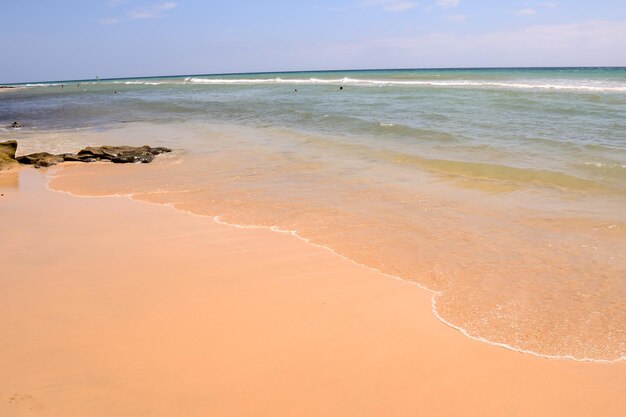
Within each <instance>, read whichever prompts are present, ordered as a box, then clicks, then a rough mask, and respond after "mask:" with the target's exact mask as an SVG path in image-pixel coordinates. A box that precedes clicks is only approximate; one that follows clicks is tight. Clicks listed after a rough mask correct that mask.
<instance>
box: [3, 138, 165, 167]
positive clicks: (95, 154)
mask: <svg viewBox="0 0 626 417" xmlns="http://www.w3.org/2000/svg"><path fill="white" fill-rule="evenodd" d="M3 146H4V147H7V149H8V150H7V151H6V152H5V154H6V159H7V160H11V159H13V161H15V158H14V157H15V150H16V149H17V142H16V141H9V142H4V143H0V158H2V155H4V154H3V153H2V150H3V149H4V148H3ZM171 151H172V150H171V149H168V148H163V147H157V148H151V147H150V146H90V147H88V148H85V149H82V150H81V151H80V152H78V153H77V154H73V153H64V154H61V155H53V154H51V153H48V152H38V153H34V154H30V155H24V156H19V157H17V162H19V163H22V164H25V165H34V166H35V168H42V167H49V166H52V165H56V164H59V163H61V162H66V161H68V162H69V161H72V162H96V161H111V162H113V163H116V164H128V163H144V164H147V163H149V162H152V161H153V160H154V157H155V156H156V155H160V154H162V153H166V152H171ZM2 161H3V159H0V163H1V162H2ZM1 168H2V165H0V169H1Z"/></svg>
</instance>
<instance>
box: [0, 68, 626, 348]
mask: <svg viewBox="0 0 626 417" xmlns="http://www.w3.org/2000/svg"><path fill="white" fill-rule="evenodd" d="M77 84H78V83H64V87H63V88H61V87H60V86H59V85H34V86H29V87H26V88H23V89H20V90H19V91H9V92H7V93H3V94H2V96H0V124H4V123H8V122H10V121H12V120H14V119H15V120H20V121H22V122H23V123H24V124H25V127H24V128H23V129H19V130H4V131H2V132H1V133H0V135H1V136H0V138H2V139H4V138H8V137H9V136H10V137H15V138H17V139H19V140H20V146H21V150H22V151H23V152H26V151H29V150H39V149H46V150H48V149H52V150H54V151H59V152H60V151H70V150H76V148H78V147H80V146H82V145H84V144H100V143H128V144H140V143H148V144H151V145H166V146H172V147H174V148H176V149H179V151H177V152H176V153H175V154H173V155H170V156H167V157H165V158H160V159H159V160H158V161H157V162H156V163H153V164H150V165H147V166H146V165H140V166H135V165H133V166H116V167H115V169H108V170H104V171H103V170H101V169H98V167H91V168H85V167H84V166H82V167H70V168H67V169H63V170H62V171H60V176H59V177H58V178H57V179H56V180H55V181H54V183H53V186H55V187H56V186H58V187H61V188H64V187H65V188H69V189H71V190H72V191H74V192H76V193H82V194H88V195H94V194H95V195H98V194H132V195H133V196H134V198H139V199H142V200H148V201H153V202H158V203H167V204H173V205H175V206H176V207H178V208H180V209H183V210H188V211H191V212H194V213H197V214H204V215H209V216H219V218H220V219H221V220H222V221H225V222H228V223H232V224H240V225H261V226H274V227H276V228H277V229H280V230H290V231H295V232H297V234H298V235H299V236H301V237H303V238H306V239H308V240H310V241H312V242H314V243H317V244H320V245H324V246H327V247H329V248H332V249H333V250H334V251H336V252H337V253H339V254H342V255H344V256H347V257H349V258H350V259H353V260H354V261H356V262H359V263H362V264H365V265H368V266H371V267H374V268H377V269H379V270H381V271H383V272H385V273H388V274H390V275H395V276H399V277H401V278H403V279H407V280H411V281H414V282H417V283H419V284H421V285H423V286H425V287H427V288H429V289H432V290H433V291H436V292H437V295H436V297H435V301H436V305H435V313H436V314H438V315H439V316H440V318H441V319H442V320H444V321H446V322H447V323H449V324H451V325H453V326H455V327H458V328H459V329H461V330H463V331H465V332H467V333H468V334H469V335H471V336H473V337H475V338H479V339H482V340H485V341H489V342H491V343H498V344H502V345H505V346H507V347H510V348H514V349H517V350H523V351H528V352H532V353H536V354H540V355H544V356H553V357H567V358H573V359H579V360H619V359H623V358H624V356H625V355H626V328H625V327H626V324H625V323H626V305H625V303H626V302H625V300H626V298H625V296H626V259H625V254H626V210H624V208H625V207H626V70H625V69H555V70H546V69H539V70H524V69H513V70H440V71H436V70H425V71H371V72H345V73H335V72H330V73H295V74H294V73H292V74H255V75H230V76H211V77H210V76H190V77H169V78H157V79H132V80H107V81H100V82H81V84H80V87H79V86H78V85H77ZM339 86H343V89H342V90H339ZM295 89H297V90H298V91H294V90H295ZM115 91H117V93H115ZM131 174H132V175H131Z"/></svg>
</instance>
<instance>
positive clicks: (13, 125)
mask: <svg viewBox="0 0 626 417" xmlns="http://www.w3.org/2000/svg"><path fill="white" fill-rule="evenodd" d="M11 127H15V128H17V127H22V124H21V123H20V122H13V123H11Z"/></svg>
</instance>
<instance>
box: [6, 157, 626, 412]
mask: <svg viewBox="0 0 626 417" xmlns="http://www.w3.org/2000/svg"><path fill="white" fill-rule="evenodd" d="M45 181H46V178H45V174H42V173H40V172H36V171H35V170H32V169H22V170H21V171H18V172H9V173H2V174H0V192H2V193H3V194H4V196H2V197H0V216H1V218H2V228H1V229H0V232H1V234H0V271H1V272H0V318H1V320H0V335H1V338H0V416H1V417H18V416H59V417H61V416H62V417H68V416H81V417H83V416H106V417H112V416H115V417H122V416H133V417H136V416H168V417H171V416H220V417H226V416H268V417H269V416H271V417H277V416H294V417H295V416H297V417H305V416H312V417H313V416H314V417H323V416H342V417H348V416H350V417H353V416H377V417H380V416H385V417H391V416H507V417H512V416H533V417H536V416H550V417H558V416H567V417H574V416H585V417H590V416H594V417H600V416H624V415H626V396H625V395H624V394H625V393H626V363H615V364H593V363H577V362H572V361H566V360H548V359H542V358H538V357H533V356H529V355H525V354H520V353H516V352H511V351H508V350H504V349H501V348H497V347H493V346H489V345H487V344H483V343H480V342H476V341H472V340H470V339H468V338H466V337H464V336H463V335H462V334H460V333H459V332H457V331H455V330H453V329H451V328H449V327H447V326H445V325H443V324H442V323H440V322H439V321H437V320H436V319H435V317H434V316H433V315H432V313H431V310H430V294H429V293H428V292H426V291H424V290H421V289H419V288H418V287H416V286H413V285H409V284H406V283H403V282H401V281H397V280H393V279H389V278H386V277H385V276H383V275H381V274H379V273H376V272H374V271H371V270H368V269H365V268H363V267H360V266H357V265H355V264H353V263H351V262H349V261H347V260H344V259H342V258H339V257H338V256H335V255H333V254H332V253H330V252H329V251H326V250H324V249H321V248H317V247H313V246H310V245H308V244H306V243H305V242H303V241H300V240H298V239H296V238H294V237H292V236H289V235H286V234H279V233H274V232H270V231H266V230H249V229H237V228H233V227H229V226H224V225H219V224H216V223H215V222H213V221H212V220H211V219H209V218H202V217H196V216H192V215H188V214H185V213H183V212H180V211H176V210H175V209H172V208H169V207H165V206H157V205H150V204H147V203H141V202H136V201H131V200H129V199H125V198H81V197H74V196H71V195H68V194H63V193H56V192H52V191H48V190H47V189H46V188H45Z"/></svg>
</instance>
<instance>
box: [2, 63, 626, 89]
mask: <svg viewBox="0 0 626 417" xmlns="http://www.w3.org/2000/svg"><path fill="white" fill-rule="evenodd" d="M516 69H519V70H522V69H539V70H541V69H545V70H558V69H626V66H623V65H617V66H615V65H608V66H603V65H600V66H547V67H520V66H510V67H508V66H502V67H481V66H478V67H415V68H412V67H405V68H352V69H323V70H289V71H252V72H217V73H203V74H171V75H145V76H132V77H110V78H99V77H98V76H96V77H95V78H84V79H68V80H48V81H22V82H17V83H0V86H14V85H25V84H33V83H38V84H52V83H74V82H86V81H113V80H139V79H157V78H180V77H216V76H231V75H263V74H302V73H319V72H325V73H333V72H377V71H455V70H457V71H458V70H516Z"/></svg>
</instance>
